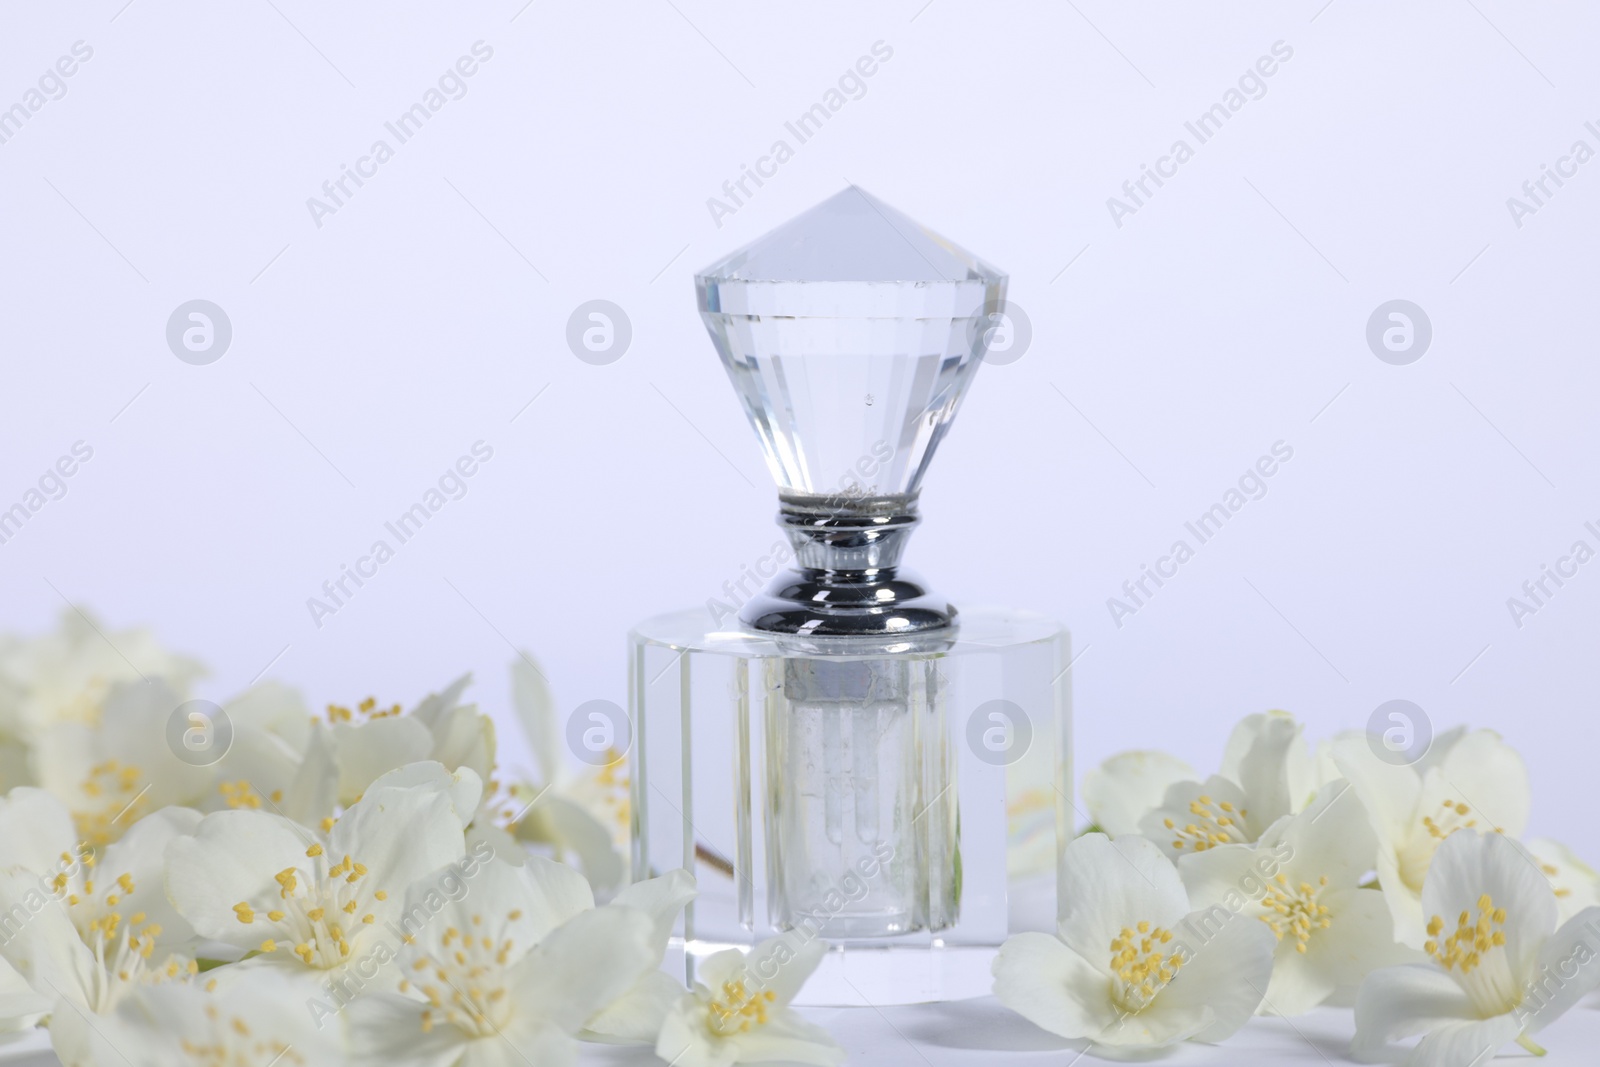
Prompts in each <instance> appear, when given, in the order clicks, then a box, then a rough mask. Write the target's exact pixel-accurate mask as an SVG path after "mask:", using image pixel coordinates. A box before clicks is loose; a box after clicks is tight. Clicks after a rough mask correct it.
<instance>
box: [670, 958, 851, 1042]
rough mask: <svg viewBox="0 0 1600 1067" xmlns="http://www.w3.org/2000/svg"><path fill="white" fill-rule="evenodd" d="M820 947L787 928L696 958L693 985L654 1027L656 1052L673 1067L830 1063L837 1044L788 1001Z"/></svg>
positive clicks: (808, 974) (815, 960) (816, 961)
mask: <svg viewBox="0 0 1600 1067" xmlns="http://www.w3.org/2000/svg"><path fill="white" fill-rule="evenodd" d="M826 952H827V945H826V944H824V943H823V942H821V941H815V940H811V941H803V940H801V939H800V937H799V935H797V934H795V933H792V932H791V933H788V934H783V935H780V936H778V937H774V938H771V939H770V940H767V941H763V942H761V943H760V944H759V945H757V946H755V948H753V949H751V951H750V954H749V955H748V956H746V955H745V954H744V953H742V952H740V951H739V950H738V949H728V950H727V951H724V952H718V953H716V954H715V955H712V956H710V957H707V959H706V960H705V961H704V962H702V963H701V964H699V966H698V967H697V968H696V974H695V987H694V989H692V990H690V991H689V992H688V993H685V994H683V995H682V996H680V997H679V998H678V1002H677V1003H676V1004H675V1005H674V1006H673V1008H672V1011H671V1012H670V1013H669V1014H668V1015H667V1017H666V1020H665V1021H664V1022H663V1023H662V1026H661V1035H660V1037H659V1038H658V1039H657V1040H656V1055H657V1056H659V1057H661V1058H662V1059H663V1060H666V1061H667V1062H669V1063H673V1064H676V1065H677V1067H728V1065H730V1064H734V1063H764V1062H767V1061H771V1060H783V1061H786V1062H792V1063H808V1064H815V1065H817V1067H833V1065H834V1064H839V1063H843V1062H844V1058H845V1056H844V1049H842V1048H840V1047H839V1045H838V1043H837V1042H836V1041H834V1040H833V1038H832V1037H831V1036H830V1035H829V1034H828V1032H827V1031H826V1030H824V1029H822V1028H821V1027H820V1026H817V1025H815V1024H813V1023H809V1022H807V1021H806V1020H804V1019H802V1018H801V1017H800V1015H799V1014H798V1013H797V1012H795V1010H794V1009H793V1008H791V1007H790V1006H789V1004H790V1002H791V1001H792V1000H794V997H795V994H797V993H798V992H800V987H801V986H803V985H804V984H805V981H806V979H807V978H809V977H811V972H812V971H814V970H816V969H817V964H819V963H821V962H822V958H823V956H824V955H825V954H826Z"/></svg>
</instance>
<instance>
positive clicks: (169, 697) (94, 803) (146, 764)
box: [33, 678, 213, 845]
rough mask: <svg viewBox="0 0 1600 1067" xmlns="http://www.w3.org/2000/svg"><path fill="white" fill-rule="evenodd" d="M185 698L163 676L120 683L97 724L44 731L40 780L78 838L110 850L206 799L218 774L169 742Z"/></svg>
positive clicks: (37, 758) (37, 760)
mask: <svg viewBox="0 0 1600 1067" xmlns="http://www.w3.org/2000/svg"><path fill="white" fill-rule="evenodd" d="M183 699H184V698H183V696H182V694H181V693H180V692H179V691H178V690H177V689H175V688H174V687H173V686H171V685H170V684H168V683H167V682H166V681H165V680H164V679H159V678H152V679H151V680H150V681H149V682H142V681H136V682H119V683H117V684H116V685H114V686H112V687H111V689H110V691H109V693H108V694H107V695H106V697H105V699H104V702H103V706H102V712H101V718H100V722H99V723H97V724H90V723H85V722H81V721H78V720H75V719H73V720H62V721H58V722H55V723H53V724H51V725H50V726H49V727H47V728H46V729H44V730H43V731H42V732H41V733H40V735H39V737H38V739H37V744H36V746H35V748H34V752H33V766H34V771H35V776H36V777H37V779H38V782H39V785H40V786H41V787H43V788H44V789H47V790H49V792H50V793H51V794H53V795H54V796H56V797H57V798H59V799H60V800H61V802H62V803H64V804H65V805H66V806H67V809H68V810H69V811H71V812H72V818H73V822H74V823H76V825H77V829H78V836H79V838H81V839H82V840H84V841H87V842H88V843H89V844H91V845H104V844H107V843H109V842H111V841H115V840H116V839H117V837H118V836H120V835H121V833H122V832H123V831H124V830H126V829H127V828H128V827H129V826H132V825H133V824H134V823H135V822H136V821H138V819H139V818H140V817H141V816H143V815H146V814H148V813H150V812H152V811H155V810H157V809H159V808H164V807H169V806H172V805H186V806H187V805H193V804H195V803H196V802H198V801H199V800H201V799H202V798H204V797H206V796H207V795H208V793H209V791H210V789H211V782H212V778H213V772H212V770H211V769H210V768H208V767H196V766H193V765H191V764H188V763H185V762H184V761H183V760H180V759H179V758H178V757H177V756H176V755H175V754H174V753H173V751H172V749H171V748H169V747H168V745H167V732H166V731H167V720H168V719H169V718H170V716H171V715H172V712H173V710H174V709H176V708H177V707H178V706H179V705H180V704H182V703H183Z"/></svg>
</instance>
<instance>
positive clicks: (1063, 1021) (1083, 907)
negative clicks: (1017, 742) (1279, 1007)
mask: <svg viewBox="0 0 1600 1067" xmlns="http://www.w3.org/2000/svg"><path fill="white" fill-rule="evenodd" d="M1061 899H1062V900H1063V901H1065V902H1066V904H1067V913H1066V915H1065V916H1063V918H1062V919H1061V923H1060V927H1059V930H1058V936H1052V935H1050V934H1039V933H1025V934H1018V935H1016V936H1015V937H1012V938H1011V939H1009V940H1008V941H1006V943H1005V944H1004V945H1003V946H1002V947H1001V949H1000V954H999V955H998V956H997V957H996V958H995V962H994V976H995V984H994V991H995V996H997V997H999V998H1000V1002H1001V1003H1002V1004H1005V1005H1006V1006H1007V1007H1008V1008H1010V1009H1011V1010H1012V1011H1015V1012H1017V1013H1018V1014H1020V1015H1022V1016H1023V1017H1024V1018H1026V1019H1028V1020H1029V1021H1031V1022H1033V1023H1034V1024H1035V1025H1037V1026H1039V1027H1042V1028H1043V1029H1045V1030H1049V1031H1050V1032H1051V1033H1054V1034H1059V1035H1061V1036H1062V1037H1068V1038H1086V1039H1088V1040H1089V1041H1091V1042H1093V1043H1094V1044H1096V1045H1099V1046H1105V1047H1109V1048H1116V1049H1122V1050H1141V1049H1154V1048H1161V1047H1165V1046H1167V1045H1171V1044H1174V1043H1176V1042H1178V1041H1183V1040H1186V1039H1192V1040H1197V1041H1221V1040H1222V1039H1224V1038H1226V1037H1228V1036H1229V1035H1230V1034H1232V1033H1233V1032H1234V1031H1236V1030H1238V1029H1239V1028H1240V1027H1241V1026H1243V1025H1244V1024H1245V1022H1246V1021H1247V1020H1248V1019H1249V1018H1250V1016H1251V1015H1252V1014H1253V1013H1254V1012H1255V1010H1256V1007H1257V1006H1258V1005H1259V1004H1260V1003H1261V997H1262V994H1263V993H1264V992H1265V991H1266V989H1267V984H1268V981H1269V980H1270V978H1271V975H1272V959H1273V949H1274V947H1275V945H1276V944H1277V942H1276V940H1275V939H1274V938H1273V932H1272V930H1271V929H1269V928H1268V927H1267V925H1266V924H1265V923H1261V922H1255V921H1248V920H1244V919H1240V918H1238V917H1236V916H1233V915H1228V914H1223V915H1220V916H1219V915H1217V914H1216V913H1215V910H1214V909H1203V910H1200V911H1193V912H1191V910H1190V904H1189V898H1188V895H1187V894H1186V893H1185V892H1184V888H1183V882H1182V881H1181V880H1180V879H1179V877H1178V871H1177V869H1176V868H1175V867H1174V866H1173V865H1172V864H1171V863H1169V862H1168V861H1167V860H1166V858H1165V857H1164V856H1163V854H1162V850H1161V849H1160V848H1159V847H1158V846H1157V845H1156V844H1155V843H1154V842H1152V841H1149V840H1148V839H1146V838H1142V837H1123V838H1119V839H1117V840H1115V841H1112V840H1110V839H1109V838H1107V837H1106V836H1105V835H1103V834H1086V835H1084V836H1083V837H1080V838H1078V839H1077V840H1075V841H1073V842H1072V843H1071V844H1070V845H1068V846H1067V849H1066V854H1065V856H1064V858H1063V860H1062V885H1061Z"/></svg>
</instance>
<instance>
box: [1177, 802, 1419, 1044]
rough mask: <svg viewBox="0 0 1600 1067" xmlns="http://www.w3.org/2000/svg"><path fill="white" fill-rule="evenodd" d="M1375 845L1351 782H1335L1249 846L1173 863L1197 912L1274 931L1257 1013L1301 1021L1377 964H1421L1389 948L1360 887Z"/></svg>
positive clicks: (1375, 901)
mask: <svg viewBox="0 0 1600 1067" xmlns="http://www.w3.org/2000/svg"><path fill="white" fill-rule="evenodd" d="M1375 848H1376V842H1375V839H1374V838H1373V834H1372V829H1371V828H1370V826H1368V824H1367V814H1366V812H1365V811H1363V810H1362V808H1361V802H1360V801H1359V800H1357V799H1356V797H1355V794H1354V792H1352V791H1351V789H1350V787H1349V785H1348V783H1345V782H1335V783H1333V784H1332V785H1328V786H1324V787H1323V788H1322V790H1321V791H1320V792H1319V793H1318V794H1317V798H1316V799H1315V800H1314V801H1313V802H1312V804H1311V806H1310V807H1308V808H1307V809H1306V810H1305V811H1302V812H1301V813H1300V814H1298V815H1290V816H1286V817H1284V818H1283V819H1280V820H1278V822H1277V823H1275V824H1273V826H1271V827H1270V828H1268V830H1267V831H1266V833H1264V834H1262V835H1261V839H1260V840H1259V841H1257V842H1256V843H1255V844H1254V845H1219V846H1218V847H1216V848H1212V849H1208V850H1206V851H1204V852H1196V853H1190V854H1188V855H1186V856H1184V857H1183V859H1182V860H1181V861H1179V863H1178V870H1179V872H1180V873H1181V875H1182V876H1183V883H1184V885H1185V886H1187V887H1188V890H1189V899H1190V901H1191V902H1193V904H1194V905H1195V906H1196V907H1202V906H1205V905H1215V906H1218V907H1222V908H1225V909H1227V910H1228V911H1229V912H1232V913H1234V914H1239V915H1245V916H1249V917H1252V918H1255V919H1259V920H1260V921H1262V922H1264V923H1266V924H1267V925H1268V926H1269V927H1271V929H1272V933H1273V936H1274V937H1276V938H1277V951H1276V953H1275V957H1274V962H1273V967H1272V982H1271V984H1270V985H1269V986H1268V987H1267V991H1266V996H1265V997H1264V998H1263V999H1262V1003H1261V1011H1262V1012H1264V1013H1271V1014H1274V1015H1301V1014H1304V1013H1305V1012H1308V1011H1310V1010H1311V1009H1312V1008H1314V1007H1316V1006H1317V1005H1319V1004H1321V1003H1322V1002H1323V1001H1325V1000H1327V999H1328V998H1329V997H1330V996H1332V995H1333V994H1334V993H1335V992H1336V991H1338V990H1340V989H1352V990H1353V989H1354V987H1356V986H1357V985H1359V984H1360V982H1361V980H1362V979H1363V978H1365V977H1366V975H1367V974H1368V972H1370V971H1371V970H1373V969H1374V968H1376V967H1383V966H1389V965H1391V964H1398V963H1404V962H1409V961H1410V960H1412V959H1413V958H1415V959H1419V960H1420V959H1421V954H1420V953H1417V952H1415V951H1408V950H1406V949H1404V948H1400V947H1397V946H1396V945H1395V943H1394V924H1393V920H1392V919H1391V918H1390V916H1389V906H1388V905H1387V904H1386V903H1385V902H1384V899H1383V893H1382V891H1380V890H1378V889H1362V888H1360V884H1361V882H1362V880H1363V879H1364V878H1366V876H1367V873H1368V872H1369V871H1370V870H1371V869H1372V856H1373V850H1374V849H1375Z"/></svg>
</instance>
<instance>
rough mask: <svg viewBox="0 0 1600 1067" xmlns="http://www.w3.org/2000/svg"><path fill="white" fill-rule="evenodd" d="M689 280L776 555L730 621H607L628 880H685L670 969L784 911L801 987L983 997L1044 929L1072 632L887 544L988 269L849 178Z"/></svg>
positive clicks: (968, 364) (967, 347) (925, 460)
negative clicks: (809, 968)
mask: <svg viewBox="0 0 1600 1067" xmlns="http://www.w3.org/2000/svg"><path fill="white" fill-rule="evenodd" d="M695 284H696V291H697V295H698V297H699V307H700V314H701V317H702V319H703V320H704V322H705V325H706V328H707V330H708V332H709V333H710V336H711V340H712V342H713V344H714V345H715V348H716V350H717V353H718V355H719V356H720V357H721V359H722V362H723V365H724V367H725V368H726V370H727V372H728V376H729V378H730V379H731V381H732V383H733V386H734V391H735V393H736V394H737V395H738V397H739V399H740V401H741V403H742V404H743V405H744V409H745V412H746V414H747V415H748V417H749V419H750V424H751V426H752V427H753V428H754V429H755V432H756V435H757V437H758V438H759V440H760V442H761V447H762V450H763V452H764V453H765V456H766V460H767V465H768V468H769V469H770V471H771V473H772V476H773V479H774V481H776V483H777V486H778V500H779V511H778V525H779V527H780V528H781V529H782V531H783V533H784V535H785V539H786V541H787V544H788V549H787V552H786V553H779V554H778V555H780V556H781V555H787V556H788V557H789V558H788V559H787V560H784V562H788V563H791V564H792V566H791V567H790V568H788V569H786V570H783V571H782V572H780V573H777V574H776V575H775V576H774V577H773V579H772V581H771V584H770V585H769V586H768V587H767V588H766V589H765V590H764V591H762V592H761V593H759V594H758V595H755V596H752V597H751V598H750V599H749V600H748V601H746V602H745V603H744V604H743V605H742V606H741V607H740V609H739V611H738V615H737V618H734V617H731V612H730V611H723V610H715V609H711V608H698V609H694V610H690V611H684V612H679V613H677V614H673V615H666V616H661V617H659V618H655V619H651V620H649V621H647V622H644V623H642V624H640V625H639V626H637V627H636V628H635V629H634V630H633V632H632V633H631V634H630V659H629V699H630V716H631V719H632V725H633V729H634V753H633V760H634V766H633V776H632V797H631V800H632V828H631V839H632V856H631V859H632V870H633V872H634V877H635V878H646V877H650V876H652V875H655V874H658V873H660V872H661V871H663V870H666V869H669V868H672V867H678V866H683V867H687V868H689V869H690V870H691V871H693V873H694V874H695V875H696V878H697V880H698V882H699V886H700V893H699V897H698V899H697V900H696V901H695V902H694V903H693V904H692V905H691V906H690V907H689V908H688V909H686V911H685V913H684V917H683V919H682V921H681V926H680V928H679V930H678V935H679V943H680V944H681V946H682V948H683V949H684V958H685V961H686V967H687V969H688V971H689V976H690V977H692V974H693V969H694V965H695V962H696V960H697V959H700V958H703V957H704V956H705V955H707V954H709V953H711V952H715V951H718V950H721V949H723V948H727V947H729V946H749V945H752V944H754V943H756V942H758V941H760V940H762V939H764V938H766V937H769V936H772V935H773V934H774V933H777V932H782V931H795V932H797V935H798V936H801V937H807V938H820V939H822V940H825V941H826V942H828V943H829V945H830V946H832V947H833V948H834V949H835V951H833V952H830V953H829V955H828V957H827V959H826V960H825V962H824V964H823V966H822V967H821V968H819V970H818V972H817V974H816V975H815V976H814V978H813V980H812V981H811V982H810V983H809V984H808V986H807V989H806V993H807V996H808V999H810V1000H811V1001H812V1002H815V1003H859V1002H863V1001H865V1002H869V1003H874V1004H884V1003H896V1002H901V1003H903V1002H909V1001H924V1000H940V999H953V998H957V997H964V996H973V995H981V994H983V993H986V992H988V983H989V978H988V974H989V972H988V967H987V965H986V959H984V957H987V956H992V954H993V952H994V950H995V949H996V948H997V947H998V946H999V944H1000V943H1001V942H1002V941H1003V940H1004V939H1005V937H1006V936H1008V934H1010V933H1013V932H1016V931H1018V930H1021V929H1052V928H1053V927H1054V923H1055V918H1056V907H1057V904H1056V893H1055V883H1056V871H1057V866H1058V862H1059V856H1060V852H1061V850H1062V849H1063V848H1064V847H1065V843H1066V841H1067V840H1068V839H1069V838H1070V833H1071V825H1072V820H1071V817H1070V812H1071V802H1070V800H1069V798H1070V796H1071V782H1072V776H1071V760H1070V747H1069V724H1070V691H1071V677H1070V670H1069V664H1070V648H1069V642H1068V636H1067V634H1066V632H1065V630H1064V629H1063V628H1062V627H1061V626H1059V625H1058V624H1056V623H1054V622H1052V621H1051V620H1049V619H1046V618H1043V617H1041V616H1037V615H1033V614H1029V613H1026V612H1020V611H1010V610H1004V609H995V608H980V607H971V606H964V607H962V608H961V610H960V611H957V609H956V608H955V607H954V606H952V605H951V604H950V603H949V602H948V601H947V600H945V599H944V598H943V597H941V596H939V595H938V594H937V593H935V592H934V591H933V590H932V589H931V588H930V587H929V586H928V585H926V584H925V583H924V582H923V581H922V580H921V579H920V578H918V577H917V576H916V575H915V574H913V573H911V572H910V571H908V570H906V569H905V568H904V567H902V565H901V557H902V555H903V554H904V551H905V548H906V543H907V540H908V538H909V536H910V534H911V532H912V530H913V529H914V528H915V527H916V525H917V523H918V522H919V513H918V493H919V489H920V487H921V483H922V478H923V475H924V474H925V472H926V471H927V468H928V464H929V463H930V461H931V460H932V458H933V455H934V452H935V450H936V449H937V447H938V445H939V442H940V441H941V440H942V439H943V437H944V435H945V433H946V432H947V431H948V429H949V428H950V425H951V421H952V420H953V419H954V417H955V415H956V413H957V411H958V409H959V407H960V404H961V401H962V398H963V397H964V396H965V395H966V391H967V389H968V388H969V386H970V385H971V383H972V380H973V377H974V375H975V374H976V373H977V371H978V368H979V366H980V365H981V364H982V363H983V359H984V354H985V351H986V348H987V345H988V340H989V337H990V334H991V332H992V329H993V327H994V326H995V325H996V323H997V322H998V321H999V317H1000V316H1002V315H1003V314H1004V307H1005V287H1006V277H1005V275H1003V274H1001V273H1000V272H998V271H996V270H995V269H994V268H992V267H990V266H988V265H987V264H985V263H983V262H982V261H980V260H978V259H977V258H976V257H974V256H972V255H971V254H969V253H967V252H965V251H963V250H962V249H960V248H958V247H956V246H955V245H954V244H952V243H950V242H949V241H947V240H945V239H944V238H942V237H940V236H938V235H937V234H935V233H933V232H931V231H929V230H927V229H925V228H924V227H922V226H920V225H918V224H917V223H915V222H913V221H912V220H911V219H909V218H907V217H906V216H904V215H902V214H901V213H899V212H898V211H896V210H894V209H893V208H891V207H889V206H888V205H886V204H884V203H882V202H881V201H879V200H877V199H875V198H873V197H871V196H869V195H868V194H866V193H865V192H863V191H861V190H859V189H857V188H854V187H851V188H848V189H845V190H844V191H843V192H840V193H839V194H837V195H836V196H834V197H832V198H830V199H828V200H826V201H824V202H823V203H822V204H819V205H818V206H817V207H815V208H813V209H811V210H810V211H807V212H806V213H804V214H802V215H800V216H799V217H797V218H795V219H793V220H792V221H790V222H788V223H786V224H784V225H783V226H781V227H779V228H778V229H776V230H774V231H772V232H771V233H769V234H767V235H766V236H764V237H762V238H760V239H759V240H757V241H755V242H754V243H753V244H751V245H749V246H747V247H746V248H743V249H741V250H740V251H738V252H735V253H734V254H732V255H730V256H728V257H727V258H725V259H723V260H721V261H720V262H718V263H716V264H714V265H712V266H711V267H708V268H706V269H705V270H704V271H701V272H700V273H699V274H698V275H697V276H696V279H695ZM769 562H771V561H770V559H769Z"/></svg>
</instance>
